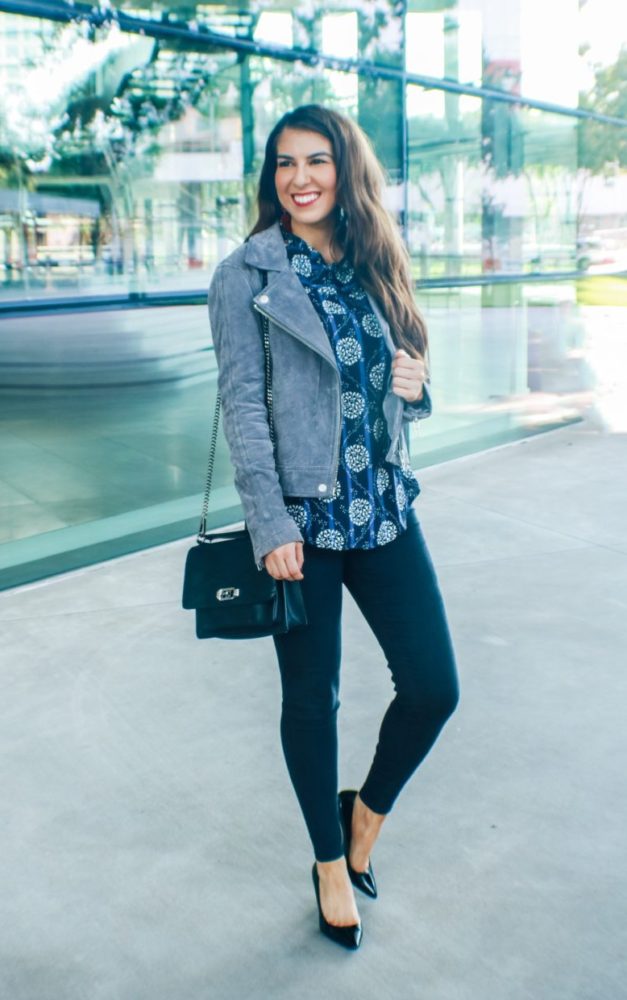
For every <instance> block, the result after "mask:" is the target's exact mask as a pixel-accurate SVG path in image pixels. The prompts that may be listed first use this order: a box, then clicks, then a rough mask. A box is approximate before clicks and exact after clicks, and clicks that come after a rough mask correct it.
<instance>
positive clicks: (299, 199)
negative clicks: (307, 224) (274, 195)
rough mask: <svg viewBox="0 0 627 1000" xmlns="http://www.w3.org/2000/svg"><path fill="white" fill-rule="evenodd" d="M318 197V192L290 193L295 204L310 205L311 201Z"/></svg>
mask: <svg viewBox="0 0 627 1000" xmlns="http://www.w3.org/2000/svg"><path fill="white" fill-rule="evenodd" d="M319 197H320V195H318V194H309V195H296V194H294V195H292V198H293V199H294V201H295V202H296V204H297V205H310V204H311V202H312V201H315V200H316V199H317V198H319Z"/></svg>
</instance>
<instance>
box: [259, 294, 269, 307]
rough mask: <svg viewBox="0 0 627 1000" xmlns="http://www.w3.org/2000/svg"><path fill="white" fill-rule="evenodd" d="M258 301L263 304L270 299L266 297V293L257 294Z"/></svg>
mask: <svg viewBox="0 0 627 1000" xmlns="http://www.w3.org/2000/svg"><path fill="white" fill-rule="evenodd" d="M259 301H260V302H262V303H263V304H264V305H265V303H266V302H269V301H270V299H269V298H268V296H267V295H260V296H259Z"/></svg>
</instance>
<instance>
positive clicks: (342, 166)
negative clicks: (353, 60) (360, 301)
mask: <svg viewBox="0 0 627 1000" xmlns="http://www.w3.org/2000/svg"><path fill="white" fill-rule="evenodd" d="M285 128H293V129H302V130H304V131H308V132H318V133H319V134H320V135H323V136H325V138H326V139H328V140H329V141H330V142H331V147H332V149H333V157H334V160H335V169H336V174H337V185H336V210H335V220H334V221H335V226H334V231H333V235H332V239H331V245H332V246H333V248H334V249H335V250H336V251H339V252H340V254H341V255H346V256H347V257H348V259H349V260H350V261H351V263H352V265H353V267H354V268H355V272H356V274H357V276H358V278H359V279H360V281H361V282H362V284H363V286H364V288H365V289H366V291H368V292H370V294H371V295H373V296H374V298H375V299H376V301H377V303H378V304H379V305H380V307H381V309H382V311H383V313H384V315H385V317H386V319H387V321H388V323H389V324H390V330H391V333H392V339H393V340H394V343H395V344H396V346H397V347H402V348H404V349H405V350H406V351H407V353H408V354H409V355H411V356H412V357H416V356H418V355H420V356H421V357H422V358H423V359H424V358H425V357H426V354H427V350H428V339H427V326H426V323H425V321H424V319H423V317H422V315H421V313H420V311H419V309H418V307H417V306H416V303H415V301H414V295H413V291H412V279H411V272H410V262H409V254H408V252H407V249H406V247H405V244H404V243H403V240H402V238H401V234H400V232H399V230H398V228H397V226H396V225H395V223H394V221H393V219H392V218H391V216H390V214H389V213H388V211H387V209H386V208H385V207H384V205H383V201H382V192H383V186H384V183H385V180H386V177H385V173H384V170H383V167H382V166H381V164H380V162H379V160H378V159H377V157H376V155H375V152H374V150H373V148H372V144H371V142H370V139H369V138H368V136H367V135H366V133H365V132H364V131H363V130H362V129H361V128H360V127H359V125H357V124H356V123H355V122H353V121H351V119H350V118H348V117H346V115H343V114H340V112H338V111H332V110H330V109H328V108H324V107H322V105H320V104H303V105H301V106H300V107H298V108H295V109H294V110H293V111H288V112H287V114H285V115H283V117H282V118H281V119H280V120H279V121H278V122H277V123H276V125H275V126H274V128H273V129H272V131H271V132H270V135H269V136H268V139H267V142H266V150H265V158H264V161H263V166H262V168H261V175H260V177H259V189H258V193H257V205H258V211H259V215H258V218H257V221H256V223H255V225H254V226H253V228H252V229H251V231H250V233H249V234H248V236H247V239H249V238H250V237H251V236H253V235H254V234H255V233H259V232H261V231H262V230H264V229H268V228H269V226H271V225H272V224H273V223H274V222H276V221H277V219H279V218H280V217H281V215H282V213H283V206H282V205H281V203H280V201H279V199H278V197H277V193H276V186H275V183H274V175H275V171H276V159H277V157H276V149H277V142H278V138H279V135H280V134H281V132H282V131H283V129H285Z"/></svg>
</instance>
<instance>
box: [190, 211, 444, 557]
mask: <svg viewBox="0 0 627 1000" xmlns="http://www.w3.org/2000/svg"><path fill="white" fill-rule="evenodd" d="M262 270H266V271H267V272H268V283H267V285H266V287H265V288H264V287H263V285H262V274H261V271H262ZM368 298H369V300H370V304H371V306H372V309H373V311H374V313H375V315H376V316H377V319H378V320H379V323H380V324H381V328H382V330H383V336H384V339H385V343H386V345H387V347H388V349H389V351H390V354H391V355H394V353H395V351H396V347H395V345H394V342H393V340H392V337H391V334H390V328H389V325H388V323H387V322H386V320H385V319H384V317H383V316H382V314H381V311H380V309H379V308H378V306H377V304H376V302H375V301H374V300H373V298H372V296H368ZM208 305H209V319H210V322H211V332H212V335H213V345H214V349H215V354H216V360H217V363H218V388H219V390H220V394H221V397H222V414H223V424H224V435H225V437H226V441H227V444H228V446H229V452H230V456H231V462H232V465H233V468H234V472H235V480H234V481H235V487H236V489H237V492H238V494H239V497H240V500H241V502H242V507H243V510H244V518H245V522H246V526H247V528H248V531H249V533H250V536H251V539H252V545H253V552H254V556H255V562H256V565H257V568H258V569H260V570H261V569H263V556H265V555H267V554H268V553H269V552H271V551H272V550H273V549H275V548H277V547H278V546H279V545H285V544H286V543H287V542H302V541H303V536H302V534H301V532H300V530H299V528H298V526H297V525H296V522H295V521H294V519H293V518H292V517H291V516H290V515H289V514H288V512H287V510H286V509H285V504H284V502H283V497H284V496H304V497H325V496H327V495H328V496H331V494H332V492H333V488H334V486H335V481H336V477H337V470H338V463H339V457H340V439H341V399H340V397H341V380H340V373H339V370H338V367H337V362H336V358H335V354H334V352H333V348H332V346H331V344H330V342H329V338H328V336H327V334H326V332H325V330H324V327H323V325H322V322H321V320H320V318H319V316H318V314H317V312H316V310H315V309H314V307H313V305H312V303H311V302H310V300H309V297H308V295H307V292H306V291H305V289H304V288H303V286H302V285H301V283H300V280H299V278H298V276H297V275H296V274H295V273H294V271H293V270H292V268H291V266H290V263H289V260H288V256H287V250H286V247H285V244H284V242H283V237H282V235H281V230H280V228H279V223H278V222H276V223H274V224H273V225H272V226H270V228H269V229H266V230H264V231H263V232H261V233H256V234H255V235H254V236H251V237H250V238H249V239H248V240H247V241H246V242H244V243H242V244H241V246H239V247H237V249H236V250H234V251H233V252H232V253H230V254H229V256H228V257H225V258H224V260H223V261H222V262H221V263H220V264H219V265H218V267H217V268H216V270H215V272H214V274H213V277H212V279H211V284H210V286H209V295H208ZM258 313H262V314H264V315H265V316H267V317H268V319H269V321H270V322H269V338H270V352H271V358H272V405H273V416H274V431H275V439H276V460H275V456H274V454H273V448H272V441H271V438H270V430H269V425H268V417H267V409H266V402H265V357H264V351H263V334H262V330H261V323H260V316H259V315H257V314H258ZM391 385H392V373H391V372H390V377H389V380H388V386H387V391H386V395H385V398H384V401H383V413H384V416H385V418H386V422H387V427H388V432H389V435H390V441H391V443H390V447H389V450H388V452H387V455H386V460H387V461H389V462H392V463H394V464H395V465H400V464H401V456H404V460H405V461H408V447H409V435H408V422H409V421H411V420H419V419H421V418H423V417H428V416H429V415H430V413H431V398H430V395H429V392H428V389H427V387H426V385H425V387H424V395H423V398H422V399H421V400H420V402H418V403H408V402H406V401H405V400H404V399H403V398H402V397H401V396H399V395H397V393H395V392H393V391H392V388H391Z"/></svg>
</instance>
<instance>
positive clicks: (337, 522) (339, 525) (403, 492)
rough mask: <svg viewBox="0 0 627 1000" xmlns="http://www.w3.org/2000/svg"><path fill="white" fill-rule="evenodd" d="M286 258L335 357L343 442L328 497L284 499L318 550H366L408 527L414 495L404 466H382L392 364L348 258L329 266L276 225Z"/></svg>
mask: <svg viewBox="0 0 627 1000" xmlns="http://www.w3.org/2000/svg"><path fill="white" fill-rule="evenodd" d="M281 232H282V234H283V240H284V242H285V246H286V250H287V255H288V259H289V261H290V265H291V267H292V270H293V271H294V273H295V274H297V275H298V277H299V279H300V281H301V283H302V285H303V287H304V288H305V290H306V292H307V294H308V295H309V298H310V300H311V303H312V305H313V306H314V308H315V309H316V312H317V313H318V315H319V317H320V320H321V322H322V325H323V326H324V329H325V331H326V333H327V335H328V337H329V341H330V343H331V345H332V347H333V350H334V352H335V356H336V360H337V363H338V369H339V372H340V376H341V380H342V391H341V409H342V440H341V446H340V461H339V467H338V474H337V481H336V482H335V484H334V487H333V490H332V491H331V494H330V495H329V496H327V497H325V498H321V497H285V498H284V499H285V506H286V510H287V512H288V513H289V514H290V515H291V517H293V518H294V521H295V522H296V524H297V525H298V527H299V529H300V531H301V533H302V535H303V538H304V539H305V541H306V542H308V543H309V544H311V545H315V546H316V547H318V548H324V549H336V550H342V549H353V548H358V549H372V548H376V547H378V546H381V545H387V544H388V543H389V542H391V541H393V540H394V539H395V538H397V537H398V535H399V534H400V533H401V532H402V531H404V530H405V528H406V527H407V511H408V509H409V508H410V507H411V505H412V503H413V501H414V500H415V499H416V497H417V496H418V494H419V493H420V486H419V484H418V481H417V479H416V477H415V475H414V473H413V471H412V469H411V466H410V465H409V462H408V461H407V460H406V461H403V464H402V466H401V467H399V466H397V465H394V464H393V463H391V462H387V461H386V460H385V455H386V454H387V452H388V449H389V446H390V437H389V434H388V431H387V423H386V421H385V416H384V414H383V408H382V407H383V399H384V397H385V390H386V387H387V383H388V379H389V374H390V366H391V358H390V353H389V351H388V348H387V346H386V343H385V340H384V338H383V334H382V330H381V326H380V324H379V321H378V320H377V317H376V316H375V314H374V312H373V311H372V308H371V306H370V302H369V300H368V297H367V295H366V293H365V291H364V290H363V288H362V287H361V285H360V283H359V280H358V278H357V276H356V274H355V272H354V270H353V268H352V267H351V265H350V262H349V261H347V260H346V258H345V259H344V260H342V261H340V262H339V263H335V264H327V263H326V261H325V260H324V258H323V257H322V255H321V254H320V253H319V252H318V251H317V250H315V249H314V248H313V247H311V246H310V245H309V244H308V243H306V242H305V240H303V239H301V238H300V237H299V236H296V235H295V234H294V233H290V232H289V231H287V230H286V229H285V228H284V227H283V226H282V225H281Z"/></svg>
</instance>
